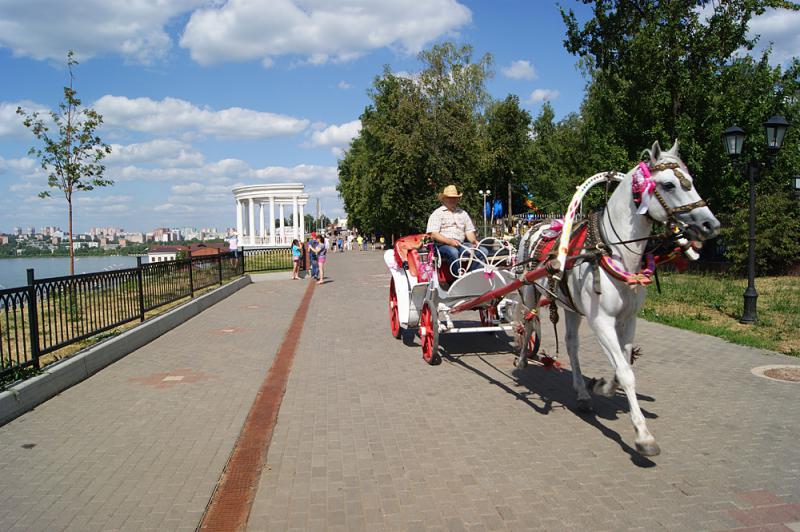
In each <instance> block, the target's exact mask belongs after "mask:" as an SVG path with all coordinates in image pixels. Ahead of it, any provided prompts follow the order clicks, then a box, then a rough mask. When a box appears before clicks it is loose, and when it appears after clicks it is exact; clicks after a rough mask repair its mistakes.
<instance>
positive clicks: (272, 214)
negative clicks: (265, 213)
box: [269, 196, 275, 246]
mask: <svg viewBox="0 0 800 532" xmlns="http://www.w3.org/2000/svg"><path fill="white" fill-rule="evenodd" d="M269 245H270V246H274V245H275V196H270V197H269Z"/></svg>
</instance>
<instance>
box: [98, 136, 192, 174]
mask: <svg viewBox="0 0 800 532" xmlns="http://www.w3.org/2000/svg"><path fill="white" fill-rule="evenodd" d="M105 162H106V164H107V165H118V166H122V165H130V164H137V163H139V164H142V163H144V164H147V163H153V164H159V165H162V166H166V167H176V166H180V167H186V166H188V167H196V166H200V165H202V164H203V154H202V153H200V152H198V151H195V150H193V149H192V147H191V146H190V145H189V144H186V143H185V142H180V141H177V140H172V139H155V140H151V141H149V142H143V143H139V144H128V145H120V144H112V145H111V153H110V154H109V155H108V156H107V157H106V158H105Z"/></svg>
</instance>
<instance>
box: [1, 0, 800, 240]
mask: <svg viewBox="0 0 800 532" xmlns="http://www.w3.org/2000/svg"><path fill="white" fill-rule="evenodd" d="M80 5H81V9H76V8H75V6H74V5H73V4H71V3H69V2H60V1H56V0H41V1H37V2H28V1H27V0H10V1H6V2H3V3H0V20H2V21H3V23H2V24H0V72H2V75H3V81H4V82H3V84H2V86H0V227H2V228H3V231H4V232H9V231H10V230H11V228H12V227H13V226H14V225H21V226H30V225H33V226H36V227H39V226H48V225H49V226H60V227H62V228H66V227H67V206H66V202H65V200H64V197H63V195H62V194H61V193H60V192H59V191H56V190H53V191H52V192H53V197H52V198H50V199H40V198H39V197H38V196H37V194H38V193H39V192H41V191H43V190H45V189H46V188H47V177H46V175H45V173H44V172H43V171H42V169H41V168H40V166H39V163H38V161H36V160H35V159H33V158H31V157H30V156H29V155H27V152H28V149H29V148H31V146H34V145H36V144H35V139H34V138H33V136H32V135H31V133H30V132H29V131H28V130H27V129H26V128H25V127H24V126H23V125H22V123H21V120H20V117H19V116H18V115H17V114H16V112H15V111H16V109H17V107H18V106H21V107H23V108H25V109H26V110H28V111H40V112H44V113H46V112H47V111H48V110H51V109H56V108H57V105H58V103H59V102H60V101H61V99H62V96H63V93H62V87H63V86H64V85H66V84H67V83H68V75H67V72H66V69H65V61H66V54H67V50H70V49H71V50H73V51H74V52H75V54H76V57H77V59H78V60H79V62H80V64H79V65H77V67H76V68H75V69H74V72H75V89H76V90H77V91H78V96H79V97H80V98H81V99H82V100H83V103H84V104H85V105H88V106H91V107H93V108H94V109H95V110H97V111H98V112H99V113H101V114H102V115H103V117H104V125H103V126H102V128H101V129H100V130H99V134H100V136H101V137H102V139H103V140H104V141H105V142H107V143H109V144H110V145H111V147H112V150H113V151H112V153H111V155H110V156H109V157H108V158H107V159H106V160H105V161H104V162H105V164H106V166H107V170H106V178H108V179H112V180H114V181H115V182H116V184H115V185H114V186H112V187H107V188H99V189H96V190H93V191H91V192H78V193H77V194H76V195H75V204H74V206H75V231H76V232H82V231H87V230H88V228H90V227H93V226H100V225H116V226H120V227H125V228H126V229H130V230H136V231H146V230H148V227H150V226H153V225H154V221H157V223H158V224H162V225H165V226H167V227H180V226H196V227H200V226H209V225H210V226H217V227H233V226H235V225H236V209H235V202H234V198H233V194H232V192H231V190H232V189H233V188H234V187H235V186H238V185H249V184H259V183H286V182H300V183H303V184H304V185H305V187H306V192H307V193H308V194H309V196H310V200H309V203H310V204H315V202H316V200H317V199H319V200H320V204H321V210H322V213H324V214H325V215H327V216H328V217H330V218H331V219H333V218H337V217H343V216H344V210H343V207H342V204H341V200H340V199H339V197H338V194H337V192H336V184H337V181H338V179H337V160H338V158H339V157H340V156H341V154H342V153H343V150H345V149H346V148H347V146H348V145H349V142H350V140H351V139H352V138H353V137H354V136H355V135H357V134H358V132H359V131H360V128H361V123H360V121H359V116H360V115H361V113H362V112H363V111H364V107H365V106H367V105H369V103H370V99H369V96H368V91H369V89H370V87H371V85H372V82H373V80H374V78H375V76H378V75H380V74H381V73H382V71H383V68H384V66H385V65H389V66H390V68H391V69H392V70H393V71H395V72H404V73H407V74H413V73H414V72H417V71H418V70H419V69H420V68H421V65H420V63H419V61H418V60H417V59H416V54H417V52H419V51H420V50H421V49H424V48H426V47H429V46H431V45H432V44H435V43H438V42H442V41H444V40H452V41H454V42H456V43H457V44H471V45H472V46H473V48H474V58H475V59H477V58H479V57H481V56H482V55H483V54H484V53H487V52H488V53H491V54H492V55H493V56H494V60H495V64H494V71H495V76H494V77H493V78H492V79H490V80H489V81H488V82H487V89H488V91H489V93H490V94H491V95H492V96H493V97H495V98H498V99H501V98H504V97H505V96H506V95H508V94H509V93H511V94H516V95H518V96H519V98H520V101H521V104H522V105H523V107H525V108H526V109H527V110H529V111H530V112H531V113H532V114H533V115H534V116H535V115H536V114H538V112H539V111H540V110H541V106H542V104H543V102H544V101H546V100H548V101H550V102H551V103H552V105H553V108H554V110H555V113H556V118H557V119H561V118H563V117H565V116H566V115H568V114H569V113H572V112H576V111H578V110H579V106H580V104H581V101H582V99H583V93H584V87H585V84H586V80H585V79H584V78H583V77H582V75H581V73H580V70H579V69H578V68H577V66H576V62H577V60H576V58H575V57H574V56H571V55H569V54H568V53H567V52H566V51H565V50H564V47H563V45H562V41H563V39H564V31H565V28H564V23H563V21H562V20H561V16H560V13H559V5H562V6H563V7H564V8H565V9H573V10H575V11H576V13H577V15H578V17H579V18H583V19H585V18H586V17H587V16H588V15H589V14H590V13H591V8H590V6H586V5H584V4H583V2H580V1H578V0H561V1H560V2H556V1H555V0H553V1H541V2H530V1H529V0H506V1H504V2H500V3H496V2H479V1H478V0H423V1H420V0H387V1H385V2H375V3H371V4H370V3H367V4H365V3H364V2H362V1H361V0H342V1H340V2H335V3H330V4H329V5H328V4H325V3H318V2H311V3H308V2H300V1H299V0H285V1H282V2H233V1H230V2H211V3H209V2H207V1H205V0H187V1H181V2H177V1H168V2H155V3H154V2H145V3H135V2H134V3H131V2H127V1H123V0H82V1H81V3H80ZM365 5H369V7H368V8H365V7H364V6H365ZM797 27H800V13H797V12H789V11H785V10H770V11H768V12H767V13H765V14H764V15H763V16H760V17H757V18H755V19H754V20H753V21H752V23H751V33H753V34H760V35H762V39H761V43H762V44H760V45H759V48H757V50H756V52H755V53H758V51H759V50H760V49H762V48H763V47H764V46H766V45H768V44H769V43H770V42H772V43H774V47H773V49H774V52H773V56H772V57H773V59H774V60H775V61H785V60H786V59H787V58H789V57H792V56H797V55H800V37H798V35H797V31H796V28H797ZM662 140H667V139H662Z"/></svg>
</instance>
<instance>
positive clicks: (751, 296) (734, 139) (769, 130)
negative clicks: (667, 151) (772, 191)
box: [722, 115, 789, 324]
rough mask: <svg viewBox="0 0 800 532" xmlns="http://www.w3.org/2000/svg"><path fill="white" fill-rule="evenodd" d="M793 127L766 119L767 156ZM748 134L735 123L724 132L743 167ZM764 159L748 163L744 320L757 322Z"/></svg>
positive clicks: (727, 147) (730, 153) (771, 155)
mask: <svg viewBox="0 0 800 532" xmlns="http://www.w3.org/2000/svg"><path fill="white" fill-rule="evenodd" d="M787 129H789V122H787V121H786V119H785V118H783V117H782V116H779V115H775V116H773V117H772V118H770V119H769V120H767V121H766V122H764V133H765V134H766V137H767V160H768V162H772V160H773V159H774V157H775V155H776V154H777V153H778V150H780V149H781V146H782V145H783V138H784V136H785V135H786V130H787ZM745 137H746V134H745V132H744V130H743V129H742V128H740V127H739V126H731V127H729V128H728V129H726V130H725V131H724V132H723V133H722V139H723V144H724V146H725V151H726V152H727V154H728V156H729V157H730V158H731V160H732V161H733V164H734V167H737V168H738V167H739V165H738V164H737V163H738V160H739V156H740V155H741V154H742V148H743V147H744V140H745ZM761 166H762V163H760V162H757V161H750V162H748V163H747V165H746V166H745V169H746V171H747V180H748V182H749V185H750V211H749V214H750V219H749V222H748V244H747V288H746V289H745V291H744V309H743V311H742V319H741V320H739V322H740V323H747V324H749V323H755V322H756V321H757V320H758V312H757V310H756V302H757V300H758V292H756V284H755V278H756V187H755V180H756V177H757V176H758V174H759V172H760V170H761Z"/></svg>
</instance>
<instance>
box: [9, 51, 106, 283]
mask: <svg viewBox="0 0 800 532" xmlns="http://www.w3.org/2000/svg"><path fill="white" fill-rule="evenodd" d="M77 64H78V61H77V60H76V59H75V54H74V53H73V52H72V50H70V51H69V52H68V53H67V69H68V71H69V86H68V87H64V99H63V100H62V101H61V103H59V105H58V108H59V112H55V111H51V112H50V113H49V115H50V119H51V120H52V122H53V124H54V126H55V127H56V129H57V130H58V133H57V135H55V136H51V135H50V133H49V128H48V126H47V124H46V123H45V119H44V118H42V117H41V116H40V115H39V113H38V112H33V113H29V112H27V111H25V110H24V109H22V108H21V107H18V108H17V114H18V115H20V116H22V117H23V124H25V127H27V128H28V129H30V130H31V132H32V133H33V134H34V136H35V137H36V138H37V139H38V140H39V141H41V142H42V144H43V147H41V148H36V147H33V148H31V149H30V151H29V152H28V153H29V154H30V155H33V156H35V157H36V158H37V159H39V161H40V163H41V166H42V169H43V170H45V171H46V172H47V173H48V178H47V184H48V186H49V187H50V188H56V189H58V190H60V191H61V192H62V193H63V194H64V197H65V199H66V200H67V206H68V214H69V221H68V224H69V258H70V264H69V271H70V275H75V253H74V251H73V231H72V221H73V220H72V199H73V195H74V194H75V192H77V191H89V190H92V189H94V188H95V187H105V186H108V185H113V184H114V182H113V181H111V180H108V179H104V177H103V172H104V171H105V166H103V165H102V164H100V161H102V160H103V158H104V157H105V156H106V155H108V154H109V153H111V147H110V146H109V145H107V144H105V143H103V141H102V140H101V139H100V137H99V136H97V135H96V134H95V130H96V129H97V128H98V127H100V125H102V123H103V117H102V116H101V115H100V114H99V113H97V112H96V111H95V110H94V109H91V108H88V107H84V108H81V100H80V99H79V98H78V93H77V91H76V90H75V89H74V88H73V81H74V76H73V72H72V67H73V66H75V65H77ZM39 196H40V197H42V198H46V197H48V196H50V192H49V191H47V190H45V191H43V192H41V193H40V194H39Z"/></svg>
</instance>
